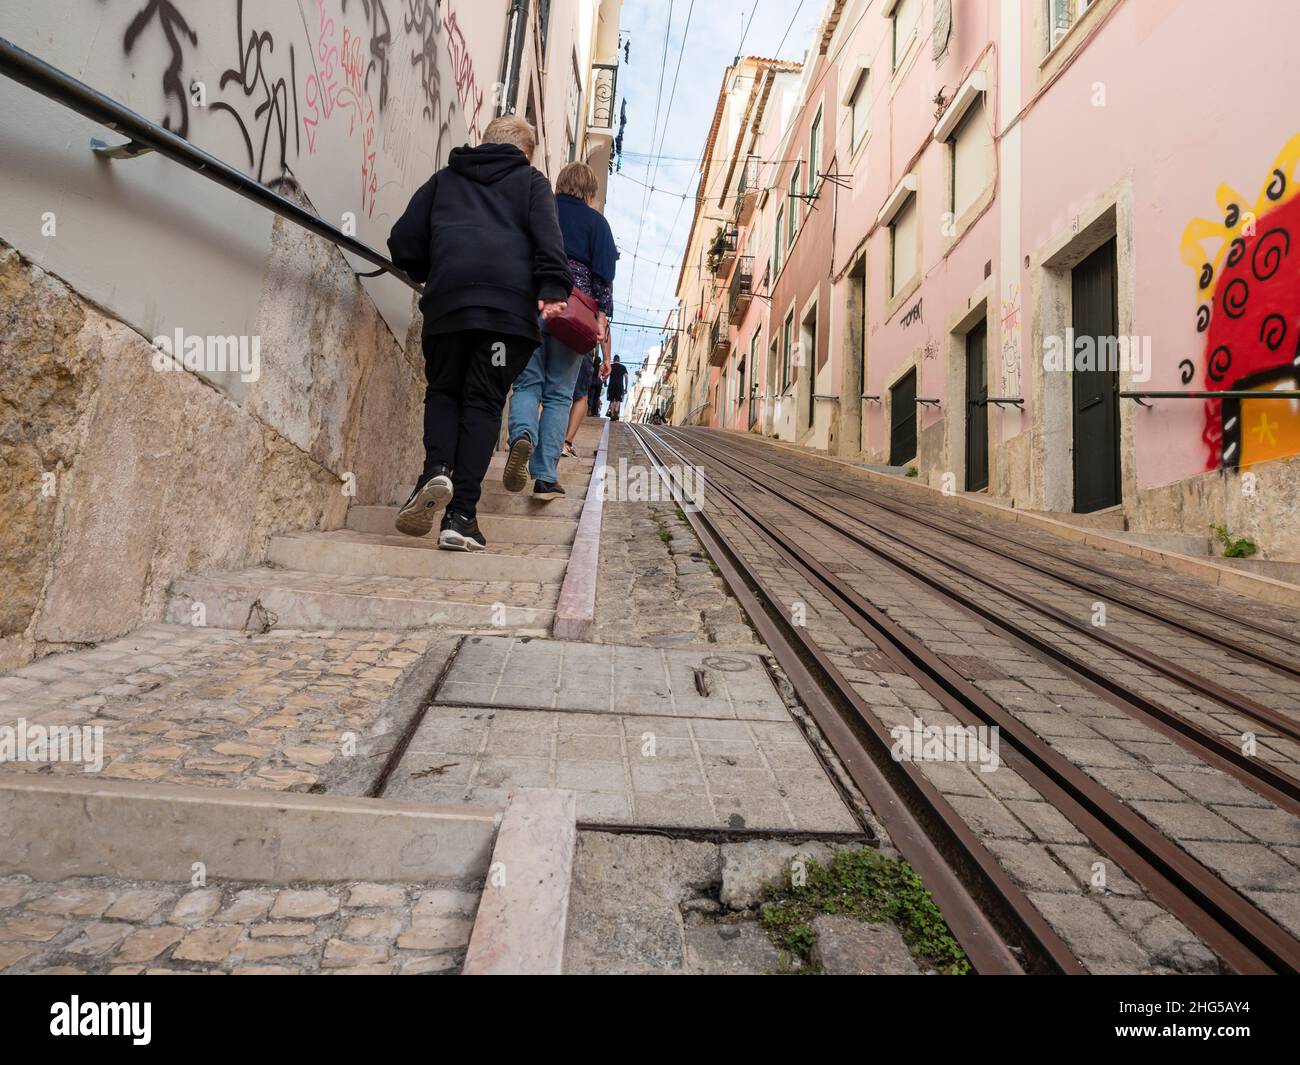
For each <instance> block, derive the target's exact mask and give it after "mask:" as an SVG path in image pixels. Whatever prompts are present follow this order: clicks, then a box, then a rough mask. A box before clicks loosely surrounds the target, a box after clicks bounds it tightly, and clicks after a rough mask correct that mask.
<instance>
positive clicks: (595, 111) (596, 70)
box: [590, 63, 618, 133]
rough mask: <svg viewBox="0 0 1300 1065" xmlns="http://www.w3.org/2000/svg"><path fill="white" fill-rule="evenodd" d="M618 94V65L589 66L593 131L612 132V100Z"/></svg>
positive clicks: (595, 64) (591, 125)
mask: <svg viewBox="0 0 1300 1065" xmlns="http://www.w3.org/2000/svg"><path fill="white" fill-rule="evenodd" d="M617 94H618V64H617V63H592V64H591V123H590V128H591V129H594V130H609V131H610V132H611V133H612V132H613V130H614V100H615V98H616V96H617Z"/></svg>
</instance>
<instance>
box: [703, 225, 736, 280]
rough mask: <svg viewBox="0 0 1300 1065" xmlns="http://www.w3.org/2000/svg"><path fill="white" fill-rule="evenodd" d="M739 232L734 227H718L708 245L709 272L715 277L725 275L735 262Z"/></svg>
mask: <svg viewBox="0 0 1300 1065" xmlns="http://www.w3.org/2000/svg"><path fill="white" fill-rule="evenodd" d="M739 238H740V231H739V230H738V229H737V228H736V227H735V226H734V225H722V226H719V227H718V231H717V233H715V234H714V236H713V240H712V241H711V242H710V244H709V270H710V271H711V272H712V273H713V275H714V276H715V277H717V276H719V275H721V274H725V273H726V272H727V271H728V270H730V269H731V264H732V263H733V262H735V261H736V243H737V241H738V240H739Z"/></svg>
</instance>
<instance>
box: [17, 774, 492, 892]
mask: <svg viewBox="0 0 1300 1065" xmlns="http://www.w3.org/2000/svg"><path fill="white" fill-rule="evenodd" d="M501 816H502V815H501V811H500V810H498V809H494V808H489V807H483V806H462V805H456V806H431V805H427V804H424V803H413V802H397V801H393V800H388V799H366V798H350V797H339V796H332V795H301V794H286V793H267V792H262V793H259V792H255V791H241V790H238V789H235V788H203V787H189V786H185V785H174V784H141V783H135V782H131V781H115V780H92V779H81V778H80V777H72V776H67V777H60V778H51V777H37V776H36V774H34V773H2V774H0V824H3V825H4V826H5V830H4V833H3V836H0V875H3V876H8V875H12V874H15V873H21V874H25V875H27V876H30V877H33V878H35V879H38V880H62V879H64V878H65V877H73V876H111V877H116V878H121V879H127V880H158V881H167V882H180V881H188V880H189V879H190V878H191V877H192V876H193V866H194V863H196V862H202V863H203V865H204V867H205V871H206V874H207V876H208V877H209V878H220V879H222V880H245V881H254V882H260V883H268V884H290V883H294V882H296V881H335V882H337V881H348V880H374V881H398V882H414V881H423V880H433V879H438V878H444V877H446V878H456V879H476V878H479V877H482V876H485V875H486V874H487V871H488V861H489V858H490V856H491V854H492V847H493V841H494V839H495V838H496V834H497V825H498V822H499V821H500V818H501Z"/></svg>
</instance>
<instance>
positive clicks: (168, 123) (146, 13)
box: [122, 0, 199, 137]
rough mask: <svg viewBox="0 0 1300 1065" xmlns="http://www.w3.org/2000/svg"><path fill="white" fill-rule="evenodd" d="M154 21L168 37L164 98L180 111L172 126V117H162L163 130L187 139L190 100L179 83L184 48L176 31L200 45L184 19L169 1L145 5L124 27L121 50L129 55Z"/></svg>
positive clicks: (191, 42) (182, 85)
mask: <svg viewBox="0 0 1300 1065" xmlns="http://www.w3.org/2000/svg"><path fill="white" fill-rule="evenodd" d="M155 19H156V20H157V22H158V25H159V26H161V27H162V31H163V36H164V37H166V38H167V47H168V48H170V49H171V59H170V60H169V61H168V63H167V69H166V70H164V71H163V79H162V84H163V97H164V98H169V97H170V98H171V99H173V100H175V101H176V103H177V106H178V107H179V108H180V120H179V122H178V123H177V124H176V125H175V126H173V125H172V119H171V115H168V114H164V115H163V120H162V125H163V129H165V130H169V131H170V132H172V133H175V134H176V135H177V136H178V137H188V136H189V132H190V106H189V105H190V101H189V96H188V95H186V92H185V85H184V83H183V82H182V81H181V64H182V63H183V62H184V59H185V46H184V45H183V44H182V42H181V39H180V37H179V36H178V35H177V31H178V30H179V31H180V32H181V33H183V34H184V35H185V36H186V37H188V38H189V42H190V44H192V45H196V44H198V43H199V35H198V34H197V33H195V32H194V31H193V30H192V29H190V26H189V23H188V22H186V21H185V16H184V15H182V14H181V13H180V12H179V11H177V10H176V5H175V4H173V3H171V0H149V3H148V4H146V5H145V6H144V7H143V8H141V9H140V10H139V11H138V12H136V15H135V18H133V19H132V20H131V22H130V24H129V25H128V26H127V27H126V34H125V35H124V36H123V38H122V50H123V51H124V52H126V54H127V55H130V54H131V49H132V48H134V47H135V42H136V41H137V40H139V38H140V34H142V33H143V32H144V31H145V29H146V28H147V27H148V26H149V23H150V22H153V21H154V20H155Z"/></svg>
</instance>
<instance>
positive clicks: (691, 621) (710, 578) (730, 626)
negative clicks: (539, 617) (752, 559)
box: [593, 422, 758, 647]
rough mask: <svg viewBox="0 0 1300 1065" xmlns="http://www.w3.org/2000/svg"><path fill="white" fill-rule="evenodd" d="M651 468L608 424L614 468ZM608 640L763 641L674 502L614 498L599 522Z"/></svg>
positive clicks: (665, 643)
mask: <svg viewBox="0 0 1300 1065" xmlns="http://www.w3.org/2000/svg"><path fill="white" fill-rule="evenodd" d="M620 461H626V462H627V464H628V467H636V466H638V465H639V466H642V467H645V468H646V469H649V463H648V462H647V460H646V457H645V452H644V451H643V449H642V448H641V445H640V444H639V443H638V442H637V440H636V437H634V436H633V435H632V432H631V430H629V429H628V427H627V426H626V425H623V424H622V423H620V422H615V423H613V424H611V425H610V427H609V458H608V463H609V466H610V467H611V468H612V469H614V470H617V469H618V468H619V463H620ZM593 638H594V639H596V640H599V641H601V642H604V643H623V644H629V643H645V644H650V645H652V646H657V647H669V646H674V645H681V644H690V643H720V644H729V645H732V646H737V647H743V646H753V645H755V644H757V643H758V640H757V637H756V636H755V635H754V631H753V629H751V628H750V626H749V623H748V621H746V620H745V616H744V614H743V613H742V612H741V610H740V608H739V606H738V605H737V604H736V601H735V599H734V597H733V596H732V595H731V593H730V592H729V591H728V589H727V586H726V584H725V582H724V581H723V580H722V577H721V576H720V575H719V574H718V572H717V570H716V568H715V567H714V566H713V564H712V562H711V561H710V560H709V558H708V556H707V555H706V554H705V552H704V548H703V547H702V546H701V545H700V542H699V541H698V540H697V539H696V538H695V534H694V532H692V531H691V527H690V525H689V524H687V521H686V519H685V517H684V516H683V515H682V514H681V512H680V511H679V510H678V508H677V505H676V504H675V503H674V502H672V500H671V499H667V498H666V499H665V500H663V501H659V502H654V501H650V502H644V501H633V500H611V501H608V502H606V503H605V508H604V515H603V518H602V523H601V545H600V577H599V584H598V587H597V594H596V631H595V635H594V637H593Z"/></svg>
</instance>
